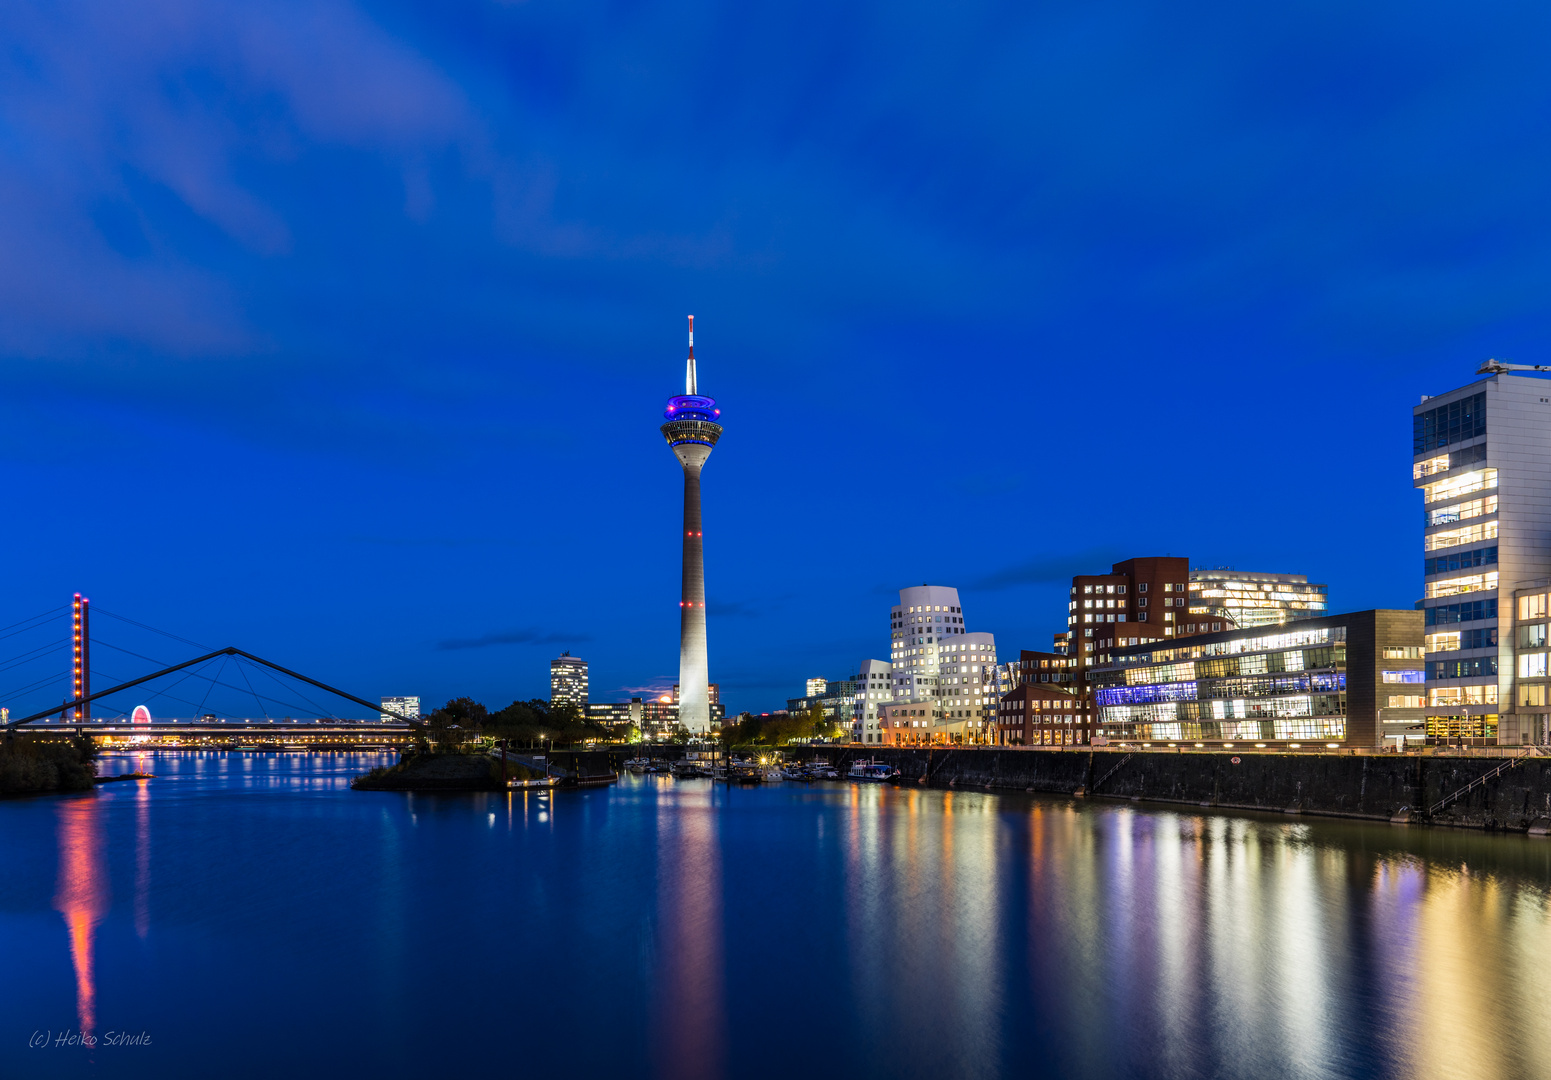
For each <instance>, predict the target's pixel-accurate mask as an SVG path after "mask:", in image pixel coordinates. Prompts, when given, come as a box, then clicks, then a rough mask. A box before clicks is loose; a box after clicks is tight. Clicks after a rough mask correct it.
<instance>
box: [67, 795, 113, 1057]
mask: <svg viewBox="0 0 1551 1080" xmlns="http://www.w3.org/2000/svg"><path fill="white" fill-rule="evenodd" d="M54 907H55V908H56V909H57V910H58V911H59V912H60V914H62V915H63V916H64V917H65V925H66V926H67V927H68V928H69V930H70V957H71V959H72V960H73V961H74V963H75V997H76V1013H77V1015H78V1018H79V1023H80V1029H81V1031H83V1032H93V1031H95V1030H96V1028H97V983H96V975H95V969H94V965H93V935H94V933H95V931H96V928H97V924H98V923H99V922H101V921H102V918H103V916H104V915H106V914H107V912H108V870H107V866H106V864H105V863H104V861H103V840H102V808H101V805H100V804H99V803H98V801H97V799H96V797H95V796H88V797H85V798H78V799H67V800H65V801H62V802H61V803H60V804H59V883H58V886H57V888H56V890H55V893H54Z"/></svg>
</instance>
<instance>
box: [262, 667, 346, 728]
mask: <svg viewBox="0 0 1551 1080" xmlns="http://www.w3.org/2000/svg"><path fill="white" fill-rule="evenodd" d="M249 666H250V667H252V666H254V665H252V664H249ZM259 670H260V671H262V672H263V673H264V674H265V675H267V676H269V680H270V682H272V683H274V684H275V685H276V686H278V687H280V688H282V689H288V690H291V691H293V692H295V693H296V696H297V697H299V698H301V699H302V700H303V701H305V702H306V703H307V704H308V705H310V706H311V707H312V711H313V712H315V713H317V714H318V717H319V719H322V718H324V717H327V718H329V719H334V720H338V719H342V718H341V717H340V716H339V715H338V714H337V713H335V712H333V711H332V710H330V709H325V708H324V707H323V706H321V705H319V704H318V703H317V702H316V701H313V700H312V698H310V697H308V696H307V695H306V694H303V693H302V692H301V691H299V690H297V689H296V688H295V687H294V686H287V685H286V684H285V683H283V682H281V681H280V679H279V678H278V677H276V675H275V673H274V672H272V671H270V670H269V669H268V668H266V667H261V668H259Z"/></svg>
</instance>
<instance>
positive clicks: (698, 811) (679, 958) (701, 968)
mask: <svg viewBox="0 0 1551 1080" xmlns="http://www.w3.org/2000/svg"><path fill="white" fill-rule="evenodd" d="M716 814H717V806H716V792H715V790H714V789H713V788H711V786H710V785H704V786H699V787H698V788H692V787H690V786H689V785H683V786H680V787H678V788H677V789H676V790H675V792H674V794H673V796H672V797H671V798H662V799H661V800H660V804H659V810H658V816H657V865H658V887H657V913H658V916H657V917H658V934H657V975H658V985H657V990H656V993H655V994H654V995H653V1000H654V1011H655V1014H656V1015H655V1017H654V1021H655V1023H654V1027H655V1031H656V1037H657V1047H656V1053H657V1064H658V1075H660V1076H669V1077H676V1078H684V1080H695V1078H698V1077H712V1076H722V1075H725V1068H724V1057H725V1046H724V1028H725V1026H726V1020H725V1013H724V1005H723V999H724V993H725V991H724V988H723V984H722V869H721V853H720V847H719V844H720V840H719V837H718V831H717V818H716Z"/></svg>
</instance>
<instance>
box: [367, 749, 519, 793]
mask: <svg viewBox="0 0 1551 1080" xmlns="http://www.w3.org/2000/svg"><path fill="white" fill-rule="evenodd" d="M350 786H351V787H352V788H354V789H355V790H356V791H500V790H501V789H502V788H503V787H504V785H503V784H502V782H501V763H500V762H499V761H496V760H495V759H494V758H490V757H486V756H485V755H484V754H415V755H413V756H410V757H405V758H403V759H401V760H400V761H399V763H398V764H396V765H385V766H382V767H380V768H376V769H373V770H372V771H371V772H369V773H366V774H364V775H362V776H358V777H356V778H355V779H354V780H352V781H351V782H350Z"/></svg>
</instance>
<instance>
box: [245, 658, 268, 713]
mask: <svg viewBox="0 0 1551 1080" xmlns="http://www.w3.org/2000/svg"><path fill="white" fill-rule="evenodd" d="M237 673H238V674H239V675H241V676H242V681H243V682H245V683H247V684H248V693H250V694H252V695H253V700H254V702H255V703H256V704H257V705H258V707H259V712H261V713H263V714H264V719H265V720H269V721H273V720H274V717H272V716H270V715H269V710H268V709H266V708H264V703H263V702H262V701H260V700H259V696H258V691H257V690H255V689H253V680H252V679H250V678H248V666H247V665H246V664H244V663H243V662H242V659H241V658H240V657H239V658H238V660H237Z"/></svg>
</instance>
